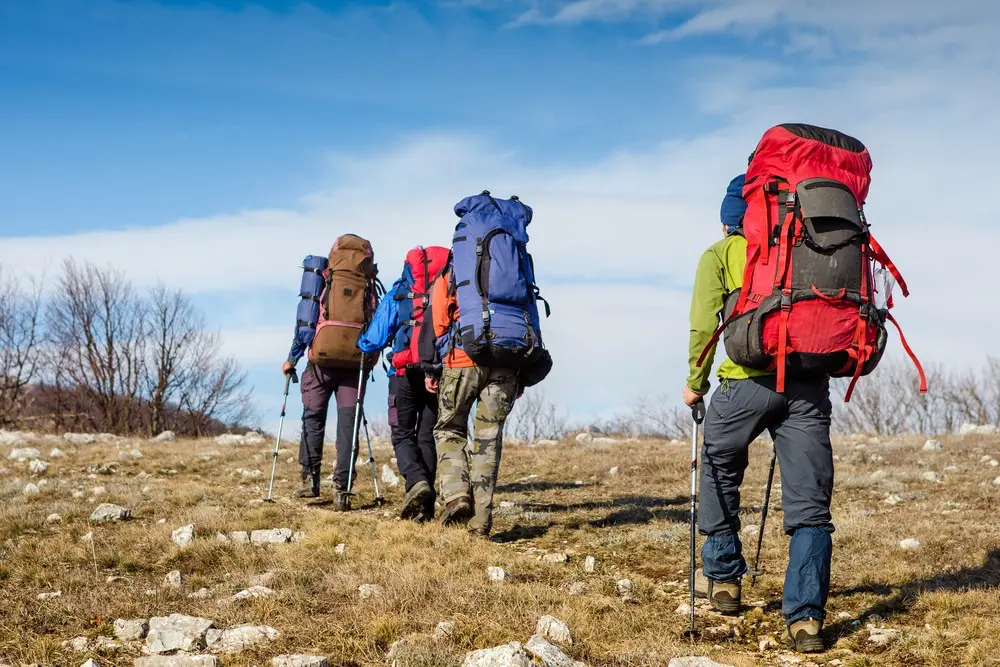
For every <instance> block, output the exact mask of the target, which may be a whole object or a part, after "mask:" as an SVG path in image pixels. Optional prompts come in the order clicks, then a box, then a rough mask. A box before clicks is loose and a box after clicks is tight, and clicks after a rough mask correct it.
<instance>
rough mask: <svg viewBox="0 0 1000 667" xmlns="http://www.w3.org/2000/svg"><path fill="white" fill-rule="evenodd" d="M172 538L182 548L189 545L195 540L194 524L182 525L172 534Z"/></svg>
mask: <svg viewBox="0 0 1000 667" xmlns="http://www.w3.org/2000/svg"><path fill="white" fill-rule="evenodd" d="M170 539H171V540H173V542H174V544H176V545H177V546H179V547H180V548H182V549H183V548H184V547H187V546H188V545H190V544H191V542H192V541H193V540H194V524H193V523H192V524H188V525H186V526H181V527H180V528H178V529H177V530H175V531H174V532H173V533H171V534H170Z"/></svg>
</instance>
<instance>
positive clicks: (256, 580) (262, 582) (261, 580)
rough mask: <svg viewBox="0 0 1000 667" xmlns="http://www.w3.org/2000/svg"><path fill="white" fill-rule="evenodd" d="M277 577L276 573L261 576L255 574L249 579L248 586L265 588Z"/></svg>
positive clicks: (265, 573) (266, 573)
mask: <svg viewBox="0 0 1000 667" xmlns="http://www.w3.org/2000/svg"><path fill="white" fill-rule="evenodd" d="M276 576H278V573H277V572H264V573H263V574H255V575H253V576H252V577H250V586H251V587H253V586H267V585H269V584H270V583H271V582H272V581H274V578H275V577H276Z"/></svg>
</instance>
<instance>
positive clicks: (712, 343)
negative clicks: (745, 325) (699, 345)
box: [695, 294, 743, 368]
mask: <svg viewBox="0 0 1000 667" xmlns="http://www.w3.org/2000/svg"><path fill="white" fill-rule="evenodd" d="M742 297H743V295H742V294H741V295H740V298H741V299H742ZM738 314H739V309H737V310H734V311H733V314H732V315H730V316H729V319H728V320H726V321H725V322H723V323H722V325H721V326H720V327H719V328H718V329H716V330H715V333H713V334H712V337H711V338H710V339H709V340H708V343H706V344H705V349H703V350H702V351H701V356H700V357H698V363H697V364H695V366H697V367H698V368H701V365H702V364H703V363H705V357H707V356H708V351H709V350H711V349H712V348H713V347H715V345H716V344H717V343H718V342H719V339H720V338H722V332H723V331H725V330H726V327H728V326H729V325H730V323H732V321H733V320H735V319H736V317H737V316H738Z"/></svg>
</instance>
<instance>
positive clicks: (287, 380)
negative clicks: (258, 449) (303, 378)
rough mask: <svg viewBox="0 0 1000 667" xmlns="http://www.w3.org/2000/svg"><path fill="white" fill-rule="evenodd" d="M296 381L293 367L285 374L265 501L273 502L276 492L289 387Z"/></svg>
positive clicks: (296, 382) (297, 380)
mask: <svg viewBox="0 0 1000 667" xmlns="http://www.w3.org/2000/svg"><path fill="white" fill-rule="evenodd" d="M292 382H294V383H295V384H298V383H299V376H298V375H296V373H295V369H294V368H293V369H292V370H291V372H290V373H286V374H285V394H284V396H282V397H281V417H280V418H279V419H278V437H276V438H275V439H274V458H273V459H272V461H271V482H270V483H269V484H268V485H267V498H265V499H264V502H265V503H273V502H274V500H272V498H271V495H272V494H273V493H274V472H275V470H277V468H278V447H279V446H280V445H281V429H282V427H283V426H284V425H285V404H286V403H287V402H288V387H289V385H290V384H291V383H292Z"/></svg>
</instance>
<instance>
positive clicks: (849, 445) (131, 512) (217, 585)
mask: <svg viewBox="0 0 1000 667" xmlns="http://www.w3.org/2000/svg"><path fill="white" fill-rule="evenodd" d="M998 445H1000V437H998V436H996V435H992V434H989V433H975V432H973V433H970V434H969V435H967V436H965V437H961V438H954V439H946V440H942V441H940V442H939V441H931V442H925V441H924V440H923V439H920V440H916V439H885V438H883V439H882V440H881V441H880V440H879V439H875V438H860V437H858V438H848V439H843V440H840V441H838V442H837V444H836V447H835V449H836V454H837V456H838V459H839V462H838V469H837V475H838V478H837V492H836V494H835V501H834V512H835V521H836V524H837V532H836V533H835V535H834V544H835V554H834V574H833V591H832V596H831V599H830V603H829V611H830V618H829V620H828V625H829V631H830V635H831V645H832V646H831V650H830V651H829V652H828V653H826V654H824V655H821V656H812V657H806V656H800V655H795V654H794V653H790V652H788V651H785V650H783V649H782V648H781V647H780V646H778V644H777V641H776V640H777V638H778V635H779V632H780V627H781V620H780V615H779V612H780V592H781V584H782V576H781V575H782V570H783V567H784V558H785V549H786V547H787V539H786V538H785V537H784V535H783V534H782V532H781V512H780V510H777V509H775V510H772V513H771V515H770V517H769V518H768V523H767V530H766V535H765V543H764V551H763V553H764V556H763V564H764V567H765V570H766V573H765V575H764V576H763V578H762V579H761V580H759V581H758V582H757V585H756V586H755V587H754V588H753V589H752V590H746V592H745V601H746V602H747V609H746V611H745V612H744V613H743V614H742V616H741V617H739V618H738V619H732V620H730V619H725V618H724V617H721V616H717V615H714V614H711V613H709V612H708V611H707V609H706V608H704V607H703V606H700V605H699V606H698V607H697V612H698V626H699V630H700V631H701V639H700V640H699V641H698V642H696V643H691V642H690V641H688V640H685V639H683V638H682V632H683V630H684V629H685V627H686V624H687V615H686V612H687V607H686V596H687V589H686V586H687V584H686V577H687V530H688V529H687V523H686V522H687V503H688V496H687V494H688V483H689V482H688V480H689V477H688V461H687V458H688V455H689V450H688V445H687V443H683V442H617V441H614V440H610V439H606V438H596V439H595V438H591V437H589V436H588V435H586V434H585V435H583V436H581V437H580V439H579V440H577V439H573V440H570V441H568V442H561V443H548V444H546V445H543V446H537V447H516V446H511V447H508V448H507V450H506V451H505V453H504V460H503V464H502V470H501V485H500V488H499V490H498V495H497V521H496V525H495V533H494V537H493V540H492V541H491V542H485V541H482V540H477V539H474V538H471V537H469V536H467V535H466V534H465V533H464V532H462V531H459V530H455V529H444V528H441V527H440V526H438V525H436V524H435V525H425V526H419V525H414V524H412V523H408V522H402V521H399V520H398V519H396V518H395V516H396V514H397V513H398V509H399V503H400V500H401V495H402V489H401V488H400V486H398V477H397V475H396V472H395V467H394V464H393V463H392V461H391V450H390V449H389V448H388V447H386V446H384V445H382V446H379V447H377V449H376V458H377V460H378V461H379V465H378V477H379V482H380V484H381V485H383V488H384V491H385V495H386V497H387V500H388V504H387V505H385V506H376V505H374V504H373V503H372V500H373V495H374V493H373V488H372V478H371V473H370V471H369V470H368V469H367V468H361V467H360V466H359V478H358V479H359V482H358V486H357V488H356V491H357V492H358V494H359V496H358V499H357V504H358V505H360V506H361V507H360V509H359V510H357V511H354V512H352V513H350V514H346V515H345V514H337V513H335V512H333V511H332V506H331V505H330V504H329V502H328V501H324V502H311V503H306V502H301V501H295V500H292V499H291V498H289V496H290V492H291V490H292V489H293V488H295V485H296V484H297V482H298V479H297V466H296V465H295V463H294V458H293V453H294V452H293V451H292V449H293V446H292V444H291V443H284V444H283V448H282V451H281V453H280V456H279V463H278V481H277V484H276V491H275V499H276V501H277V502H275V503H273V504H271V503H263V502H261V499H262V498H263V496H264V495H265V494H266V491H267V479H268V475H269V473H270V462H271V451H270V443H268V442H267V441H265V440H264V439H263V438H261V437H260V436H258V435H256V434H249V435H246V436H242V435H240V436H224V437H222V438H219V439H215V440H204V441H176V440H174V439H172V438H171V437H169V435H164V436H162V437H160V438H157V439H155V440H152V441H140V440H128V439H121V438H115V437H114V436H109V435H100V436H95V435H80V434H76V435H74V434H69V435H67V436H58V437H57V436H46V437H36V436H33V435H31V434H19V433H4V432H0V494H2V502H0V665H2V664H9V665H23V664H37V665H42V664H58V665H74V666H79V665H84V664H85V665H86V667H94V666H95V665H96V666H99V667H105V666H110V665H132V664H134V665H136V667H170V666H173V665H177V666H183V665H191V666H204V667H210V666H211V665H217V664H222V665H227V666H228V665H263V664H267V663H271V664H273V665H274V666H275V667H314V666H315V667H318V666H320V665H327V664H329V665H387V664H396V665H399V666H400V667H402V666H404V665H413V666H417V665H420V666H426V667H430V666H436V665H441V666H444V665H453V666H454V665H468V666H470V667H471V666H478V665H484V666H485V665H525V666H526V665H530V664H535V665H542V664H544V665H549V666H550V667H557V666H558V667H562V666H563V665H565V666H566V667H572V666H573V665H580V664H581V663H582V664H586V665H592V666H594V667H596V666H600V665H608V666H611V665H615V666H618V665H666V664H668V663H669V664H670V665H672V666H673V667H684V666H685V665H687V666H697V665H701V666H704V667H711V666H712V665H715V664H723V665H736V666H739V667H743V666H749V665H788V664H799V665H803V667H806V666H808V665H810V664H815V665H830V666H837V665H845V666H857V667H860V666H862V665H990V664H1000V590H998V588H1000V521H998V520H997V516H996V515H997V508H998V507H1000V467H998V462H997V458H998V457H1000V447H998ZM767 455H768V445H767V444H766V443H763V442H762V443H760V445H758V446H756V448H755V450H754V453H753V455H752V461H751V468H750V471H749V473H748V482H747V485H746V487H745V494H744V501H745V504H746V505H747V510H746V514H745V516H744V517H743V518H744V526H745V528H744V535H745V538H744V542H745V545H746V548H747V551H748V553H752V550H753V547H754V545H755V543H756V524H758V522H759V504H760V502H761V500H762V497H763V490H762V488H763V483H764V480H765V475H766V465H767ZM325 494H326V495H327V496H330V495H331V491H330V489H329V488H327V489H326V490H325ZM774 499H775V501H779V500H780V490H777V491H776V493H775V494H774Z"/></svg>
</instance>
